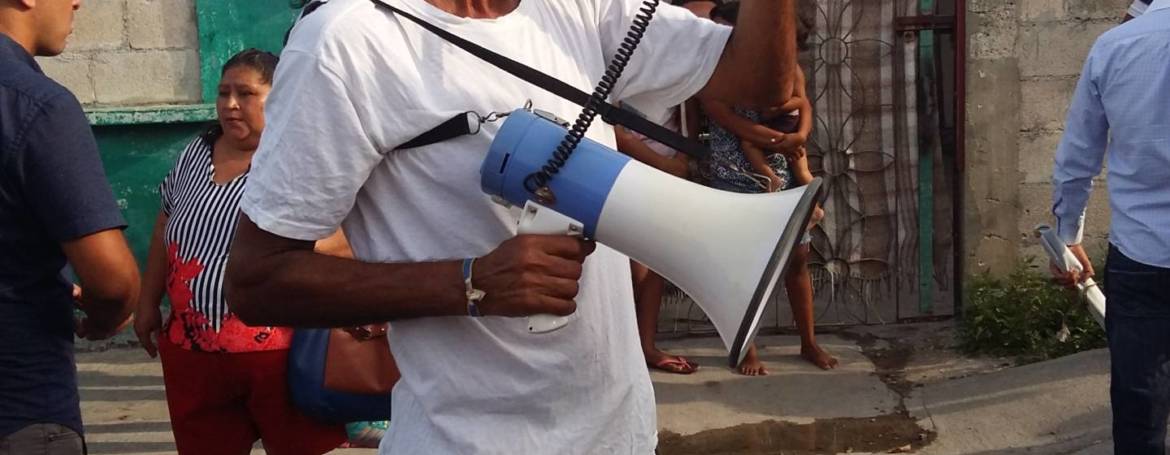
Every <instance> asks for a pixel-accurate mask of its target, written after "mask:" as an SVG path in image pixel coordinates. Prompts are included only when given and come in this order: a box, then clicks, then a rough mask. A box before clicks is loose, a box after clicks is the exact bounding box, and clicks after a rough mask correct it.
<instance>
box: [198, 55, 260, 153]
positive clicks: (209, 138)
mask: <svg viewBox="0 0 1170 455" xmlns="http://www.w3.org/2000/svg"><path fill="white" fill-rule="evenodd" d="M278 62H280V57H277V56H276V54H273V53H271V52H267V51H262V50H260V49H256V48H249V49H244V50H242V51H240V53H238V54H236V55H233V56H232V58H229V59H228V61H227V63H224V64H223V69H222V70H221V71H220V72H219V76H220V77H223V75H224V74H227V72H228V70H230V69H232V68H238V67H242V68H250V69H252V70H255V71H256V72H257V73H260V80H261V81H264V83H265V84H272V77H273V75H275V74H276V64H277V63H278ZM199 136H200V137H202V138H203V141H204V142H207V143H208V144H214V143H215V141H217V140H219V138H220V136H223V127H221V126H220V125H219V122H218V121H216V122H214V123H212V124H211V125H209V126H208V127H207V130H205V131H204V132H203V134H201V135H199Z"/></svg>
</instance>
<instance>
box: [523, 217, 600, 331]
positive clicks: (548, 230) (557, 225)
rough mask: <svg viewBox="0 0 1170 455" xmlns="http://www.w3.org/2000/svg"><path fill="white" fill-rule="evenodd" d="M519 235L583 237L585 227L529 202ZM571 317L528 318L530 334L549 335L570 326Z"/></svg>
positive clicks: (541, 315) (539, 316)
mask: <svg viewBox="0 0 1170 455" xmlns="http://www.w3.org/2000/svg"><path fill="white" fill-rule="evenodd" d="M516 231H517V233H518V234H544V235H568V236H572V237H582V236H583V235H584V232H585V227H584V225H582V224H581V222H579V221H577V220H574V219H572V218H570V217H568V216H565V215H563V214H561V213H560V212H557V211H556V210H553V209H550V208H548V207H545V206H543V205H540V203H538V202H534V201H528V202H526V203H525V204H524V211H523V212H522V213H521V214H520V223H519V224H518V225H517V229H516ZM569 318H570V316H553V315H551V314H534V315H532V316H529V317H528V332H529V333H548V332H552V331H555V330H557V329H560V328H562V327H564V326H565V325H568V323H569Z"/></svg>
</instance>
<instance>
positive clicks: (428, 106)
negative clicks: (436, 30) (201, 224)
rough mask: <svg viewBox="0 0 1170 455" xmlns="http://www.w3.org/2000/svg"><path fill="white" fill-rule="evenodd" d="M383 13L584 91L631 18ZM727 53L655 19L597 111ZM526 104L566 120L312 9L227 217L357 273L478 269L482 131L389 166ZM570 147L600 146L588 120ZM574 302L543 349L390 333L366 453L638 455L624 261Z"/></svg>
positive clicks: (408, 35) (607, 5)
mask: <svg viewBox="0 0 1170 455" xmlns="http://www.w3.org/2000/svg"><path fill="white" fill-rule="evenodd" d="M395 5H396V6H399V7H401V8H403V9H404V10H406V11H410V12H412V13H414V14H416V15H418V16H420V17H422V18H423V19H426V20H427V21H429V22H431V23H433V24H436V25H438V26H440V27H442V28H445V29H447V30H449V31H452V32H454V33H456V34H458V35H460V36H462V37H464V38H466V39H469V40H471V41H474V42H476V43H478V44H480V45H482V46H484V47H486V48H489V49H492V50H495V51H496V52H499V53H501V54H504V55H506V56H508V57H510V58H513V59H515V60H517V61H520V62H523V63H525V64H527V65H530V66H532V67H534V68H536V69H538V70H541V71H543V72H545V73H548V74H550V75H552V76H554V77H557V78H559V79H561V80H564V81H566V82H568V83H569V84H572V85H574V86H576V87H578V88H580V89H582V90H585V91H590V90H591V89H592V87H593V85H594V84H595V83H596V81H597V80H598V79H599V78H600V76H601V74H602V72H603V70H604V68H605V65H606V63H607V61H608V58H609V56H611V55H613V53H614V52H615V50H616V48H617V45H618V44H619V43H620V42H621V39H622V38H624V37H625V35H626V31H627V29H628V27H629V25H630V23H631V21H632V19H633V14H634V13H635V12H636V11H637V7H638V6H639V2H636V1H634V0H524V1H522V2H521V3H520V5H519V7H518V8H517V9H516V10H515V11H513V12H511V13H509V14H507V15H506V16H503V17H500V18H497V19H492V20H475V19H466V18H460V17H456V16H454V15H451V14H448V13H445V12H443V11H441V10H439V9H437V8H435V7H433V6H431V5H430V4H427V3H425V2H424V0H396V1H395ZM729 35H730V30H729V29H728V28H725V27H720V26H716V25H714V24H712V23H711V22H710V21H705V20H700V19H697V18H695V17H694V15H692V14H690V13H689V12H687V11H686V10H683V9H680V8H675V7H671V6H666V5H663V6H662V7H660V9H659V11H658V13H657V15H656V17H655V18H654V21H653V23H652V24H651V26H650V29H649V32H648V34H647V36H646V37H645V39H644V40H643V42H642V44H641V46H640V47H639V48H638V50H637V53H636V54H635V56H634V58H633V60H632V62H631V63H630V65H629V67H628V68H627V69H626V74H625V76H623V77H622V79H621V82H620V84H619V87H618V89H617V90H616V91H615V93H614V94H613V95H612V99H621V100H625V101H627V102H630V103H631V104H633V105H635V106H639V107H645V108H648V109H664V106H673V105H676V104H679V103H681V102H682V101H683V100H684V99H686V98H688V97H690V96H691V95H693V94H694V93H696V92H697V91H698V90H699V89H700V88H701V87H702V86H703V85H705V84H706V82H707V80H708V79H709V78H710V76H711V74H712V72H713V71H714V68H715V66H716V64H717V61H718V59H719V56H720V55H721V53H722V50H723V47H724V45H725V44H726V42H727V38H728V36H729ZM528 100H532V102H533V105H534V106H535V107H536V108H539V109H543V110H546V111H550V112H553V113H555V114H557V115H558V116H560V117H562V118H567V119H574V118H576V117H577V114H578V112H579V111H580V109H579V108H578V107H577V106H575V105H573V104H571V103H569V102H567V101H564V100H562V99H560V98H557V97H555V96H553V95H551V94H548V93H547V92H545V91H543V90H541V89H539V88H536V87H533V86H531V85H529V84H527V83H525V82H523V81H521V80H519V79H517V78H515V77H513V76H511V75H508V74H506V73H503V72H502V71H501V70H499V69H497V68H495V67H494V66H491V65H490V64H488V63H486V62H483V61H481V60H479V59H477V58H476V57H474V56H472V55H470V54H467V53H466V52H465V51H463V50H461V49H459V48H457V47H455V46H454V45H451V44H450V43H447V42H446V41H443V40H442V39H440V38H438V37H437V36H435V35H433V34H431V33H430V32H427V31H426V30H424V29H422V28H420V27H419V26H418V25H416V24H414V23H412V22H409V21H408V20H406V19H400V18H397V17H395V16H393V15H392V14H391V13H389V12H387V11H384V10H383V9H380V8H376V7H375V5H374V4H372V2H370V1H369V0H334V1H331V2H329V3H328V4H326V5H325V6H323V7H322V8H321V9H319V10H318V11H316V12H314V13H313V14H311V15H309V16H308V17H306V18H305V19H304V20H303V21H302V22H301V23H300V24H298V25H297V27H296V29H295V30H294V31H293V34H292V38H291V40H290V42H289V43H288V46H287V47H286V48H285V50H284V52H283V54H282V55H281V62H280V65H279V67H278V68H277V72H276V78H275V81H274V86H273V90H272V92H271V94H270V95H269V98H268V104H267V128H266V131H265V132H264V135H263V139H262V141H261V144H260V149H259V151H258V152H257V154H256V156H255V158H254V159H253V164H252V171H251V176H250V177H249V178H250V179H251V181H249V182H248V188H247V190H246V193H245V195H244V198H243V201H242V203H241V208H242V210H243V211H244V212H245V213H246V214H247V215H248V216H249V217H250V218H251V219H252V220H253V221H254V222H256V224H257V225H259V226H260V228H262V229H264V230H266V231H268V232H271V233H274V234H277V235H280V236H283V237H288V238H294V239H302V240H317V239H321V238H324V237H326V236H328V235H329V234H330V233H332V232H333V231H334V230H335V229H336V228H337V227H338V226H339V225H341V226H342V227H343V228H344V230H345V233H346V234H347V236H348V237H349V241H350V242H351V244H352V246H353V250H354V253H355V255H356V256H357V257H358V258H359V259H361V260H364V261H370V262H422V261H434V260H448V259H459V258H465V257H470V256H480V255H484V254H486V253H488V252H490V251H492V250H493V249H495V247H496V246H498V245H499V244H500V243H501V242H503V241H504V240H506V239H508V238H510V237H512V236H514V235H515V233H516V222H517V219H518V216H517V215H518V212H517V211H516V210H514V209H512V210H509V209H505V208H503V207H501V206H499V205H496V204H495V203H493V202H491V200H490V198H489V197H488V196H487V195H485V194H484V193H483V192H482V190H481V189H480V174H479V168H480V164H481V163H482V161H483V159H484V157H485V156H486V153H487V150H488V147H489V144H490V143H491V140H492V138H493V137H494V135H495V133H496V131H498V129H499V126H500V125H499V124H498V123H497V124H486V125H484V127H483V131H481V132H480V133H479V134H477V135H474V136H465V137H461V138H457V139H454V140H450V141H446V142H442V143H438V144H434V145H430V146H426V147H421V148H415V149H408V150H399V151H392V150H393V149H394V148H395V147H396V146H397V145H399V144H402V143H404V142H406V141H407V140H410V139H412V138H414V137H415V136H417V135H419V134H421V133H422V132H424V131H426V130H429V129H430V128H432V127H434V126H436V125H438V124H439V123H441V122H443V121H445V120H447V119H448V118H450V117H452V116H453V115H455V114H456V113H459V112H464V111H468V110H474V111H476V112H480V113H483V114H486V113H488V112H491V111H500V112H507V111H511V110H513V109H515V108H517V107H520V106H522V105H523V104H524V103H525V102H526V101H528ZM588 136H589V137H590V138H591V139H593V140H596V141H598V142H601V143H603V144H607V145H609V146H611V147H612V146H614V136H613V130H612V128H611V127H609V126H607V125H605V124H604V123H603V122H601V121H598V122H596V123H595V124H594V126H593V128H592V129H590V131H589V134H588ZM403 285H409V283H404V284H403ZM577 303H578V310H577V313H576V316H575V318H574V319H573V321H572V322H571V323H570V324H569V325H568V326H567V327H566V328H563V329H561V330H559V331H556V332H553V333H551V334H545V335H532V334H529V333H528V332H527V330H526V325H525V320H524V319H523V318H498V317H485V318H467V317H445V318H423V319H413V320H403V321H397V322H394V323H393V329H392V330H391V331H390V338H391V340H390V344H391V346H392V349H393V352H394V356H395V358H396V359H397V361H398V365H399V368H400V369H401V370H402V379H401V381H399V383H398V385H397V386H396V387H395V388H394V394H393V395H394V396H393V409H392V411H393V424H392V425H390V430H389V432H388V433H387V435H386V439H385V440H384V441H383V449H382V452H383V453H388V451H389V449H390V448H391V447H392V448H393V451H394V453H395V454H445V453H508V454H552V453H556V454H575V453H599V454H600V453H604V454H610V453H639V454H645V453H651V452H652V451H653V450H654V448H655V445H656V443H657V441H656V439H657V437H656V424H655V409H654V395H653V391H652V389H651V385H650V380H649V376H648V374H647V372H646V367H645V365H644V362H643V359H642V355H641V350H640V349H639V345H638V335H637V328H636V326H635V317H634V305H633V296H632V286H631V282H630V268H629V263H628V259H627V258H626V257H624V256H622V255H621V254H619V253H617V252H615V251H613V250H611V249H608V248H605V247H603V246H598V249H597V251H596V252H595V253H594V254H593V255H592V256H590V257H589V259H588V260H587V261H586V262H585V267H584V272H583V277H582V280H581V287H580V294H579V295H578V296H577Z"/></svg>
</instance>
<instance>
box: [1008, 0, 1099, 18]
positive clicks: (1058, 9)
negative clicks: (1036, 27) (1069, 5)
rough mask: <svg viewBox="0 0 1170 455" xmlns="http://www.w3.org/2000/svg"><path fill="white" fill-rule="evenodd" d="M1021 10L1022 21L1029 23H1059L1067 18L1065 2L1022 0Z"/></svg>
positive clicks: (1057, 0)
mask: <svg viewBox="0 0 1170 455" xmlns="http://www.w3.org/2000/svg"><path fill="white" fill-rule="evenodd" d="M1098 1H1099V0H1098ZM1019 8H1020V20H1022V21H1027V22H1048V21H1058V20H1062V19H1064V18H1066V17H1067V16H1066V15H1065V7H1064V0H1020V6H1019Z"/></svg>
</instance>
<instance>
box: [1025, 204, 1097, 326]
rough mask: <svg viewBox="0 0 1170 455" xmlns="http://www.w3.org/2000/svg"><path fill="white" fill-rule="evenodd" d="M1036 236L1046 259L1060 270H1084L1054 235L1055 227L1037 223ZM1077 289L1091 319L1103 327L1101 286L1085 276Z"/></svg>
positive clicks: (1058, 237) (1061, 241)
mask: <svg viewBox="0 0 1170 455" xmlns="http://www.w3.org/2000/svg"><path fill="white" fill-rule="evenodd" d="M1036 236H1037V237H1039V238H1040V246H1041V247H1043V248H1044V253H1046V254H1048V259H1049V260H1050V261H1052V264H1054V265H1056V268H1058V269H1060V271H1062V272H1066V273H1067V272H1071V271H1076V272H1083V271H1084V268H1082V267H1081V261H1080V260H1079V259H1077V257H1076V256H1074V255H1073V253H1072V251H1071V250H1069V249H1068V247H1067V246H1065V244H1064V241H1063V240H1061V239H1060V236H1058V235H1056V230H1055V229H1052V228H1051V227H1049V226H1048V225H1047V224H1041V225H1037V226H1036ZM1077 290H1079V291H1080V292H1081V296H1082V297H1083V298H1084V299H1085V302H1086V303H1088V304H1089V313H1091V314H1092V315H1093V319H1095V320H1096V321H1097V325H1099V326H1101V328H1102V329H1104V328H1105V293H1104V292H1101V288H1100V287H1098V286H1097V282H1096V281H1093V279H1092V278H1087V279H1085V280H1084V281H1081V282H1080V283H1077Z"/></svg>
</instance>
